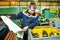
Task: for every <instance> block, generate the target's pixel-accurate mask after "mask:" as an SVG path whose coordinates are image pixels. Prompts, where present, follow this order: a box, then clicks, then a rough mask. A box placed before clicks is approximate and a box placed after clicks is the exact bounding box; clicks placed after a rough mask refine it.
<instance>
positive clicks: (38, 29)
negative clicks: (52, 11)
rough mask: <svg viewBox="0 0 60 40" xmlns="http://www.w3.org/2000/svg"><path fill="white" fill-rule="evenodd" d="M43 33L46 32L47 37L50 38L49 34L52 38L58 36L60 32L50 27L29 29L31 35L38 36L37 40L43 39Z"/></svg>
mask: <svg viewBox="0 0 60 40" xmlns="http://www.w3.org/2000/svg"><path fill="white" fill-rule="evenodd" d="M43 31H46V32H47V35H48V37H50V36H51V35H50V34H51V33H53V34H54V35H53V36H57V35H60V30H58V29H56V28H54V27H51V26H36V27H35V28H33V29H31V33H32V34H35V33H37V34H38V35H39V36H38V37H39V38H42V37H43Z"/></svg>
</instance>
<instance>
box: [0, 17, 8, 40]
mask: <svg viewBox="0 0 60 40" xmlns="http://www.w3.org/2000/svg"><path fill="white" fill-rule="evenodd" d="M8 32H9V29H8V27H7V25H5V24H4V22H3V20H2V19H1V18H0V40H4V38H5V37H6V35H7V34H8Z"/></svg>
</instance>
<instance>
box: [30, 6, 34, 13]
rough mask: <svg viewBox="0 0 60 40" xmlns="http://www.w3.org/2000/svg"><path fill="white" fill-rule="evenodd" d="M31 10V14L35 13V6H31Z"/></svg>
mask: <svg viewBox="0 0 60 40" xmlns="http://www.w3.org/2000/svg"><path fill="white" fill-rule="evenodd" d="M29 12H30V13H31V14H34V12H35V8H34V7H33V6H31V8H29Z"/></svg>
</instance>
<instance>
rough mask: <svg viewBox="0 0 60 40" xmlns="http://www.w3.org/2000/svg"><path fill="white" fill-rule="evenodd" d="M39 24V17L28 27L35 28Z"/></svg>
mask: <svg viewBox="0 0 60 40" xmlns="http://www.w3.org/2000/svg"><path fill="white" fill-rule="evenodd" d="M37 23H38V17H36V18H35V20H34V21H33V22H32V23H31V24H30V25H28V27H29V28H33V27H35V26H36V25H37Z"/></svg>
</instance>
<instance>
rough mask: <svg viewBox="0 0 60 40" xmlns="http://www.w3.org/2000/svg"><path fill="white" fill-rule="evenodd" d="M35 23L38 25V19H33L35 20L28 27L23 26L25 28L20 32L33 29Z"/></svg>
mask: <svg viewBox="0 0 60 40" xmlns="http://www.w3.org/2000/svg"><path fill="white" fill-rule="evenodd" d="M37 23H38V17H37V18H35V20H34V21H33V22H32V23H31V24H30V25H27V26H25V27H24V28H23V29H22V31H24V32H25V31H27V30H28V28H33V27H35V26H36V25H37Z"/></svg>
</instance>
